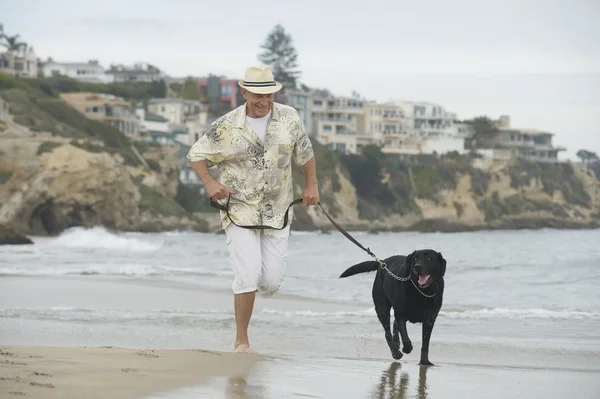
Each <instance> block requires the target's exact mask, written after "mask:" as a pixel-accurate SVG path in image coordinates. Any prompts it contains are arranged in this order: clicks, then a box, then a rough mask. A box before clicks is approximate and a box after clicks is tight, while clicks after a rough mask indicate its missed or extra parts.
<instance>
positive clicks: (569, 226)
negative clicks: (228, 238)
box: [0, 218, 600, 245]
mask: <svg viewBox="0 0 600 399" xmlns="http://www.w3.org/2000/svg"><path fill="white" fill-rule="evenodd" d="M75 227H78V228H85V229H91V228H98V227H100V228H104V229H106V230H107V231H109V232H111V233H115V234H118V233H168V232H190V233H192V232H194V233H205V234H223V231H222V230H220V229H219V228H218V229H216V230H215V229H213V230H205V229H202V228H200V225H198V226H195V227H194V226H190V225H188V224H186V225H181V226H169V227H168V228H162V229H161V228H157V227H156V226H152V227H148V228H143V227H142V226H139V228H128V229H115V228H111V227H109V226H105V225H85V226H84V225H81V226H72V227H70V228H75ZM342 227H343V228H344V229H345V230H347V231H348V232H354V233H368V234H379V233H470V232H486V231H488V232H489V231H519V230H532V231H536V230H544V229H551V230H564V231H579V230H597V229H600V220H599V221H597V222H593V221H590V222H585V223H584V222H577V221H574V220H566V219H557V218H539V219H537V218H515V219H510V220H503V221H500V222H497V223H490V224H478V225H475V224H467V223H457V222H453V221H449V220H445V219H424V220H421V221H419V222H417V223H415V224H413V225H411V226H408V227H374V226H366V225H347V226H342ZM0 228H2V229H5V230H4V231H5V232H7V233H6V234H3V235H0V245H30V244H32V242H30V241H31V238H36V237H57V236H59V235H60V234H62V233H64V232H65V231H67V229H65V230H62V231H59V232H57V233H55V234H46V235H43V234H31V233H28V232H17V231H15V230H13V229H11V228H6V227H3V225H1V224H0ZM291 231H292V234H293V232H303V233H315V232H320V233H323V234H331V233H337V232H338V230H337V229H336V228H335V227H334V226H333V225H328V226H310V227H309V226H302V225H301V226H298V225H297V224H296V226H294V224H292V229H291ZM9 233H10V234H9Z"/></svg>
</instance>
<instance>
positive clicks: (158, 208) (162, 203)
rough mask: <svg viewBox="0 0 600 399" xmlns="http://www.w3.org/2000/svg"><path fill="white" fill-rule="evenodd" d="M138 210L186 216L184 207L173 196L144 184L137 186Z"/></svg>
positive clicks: (164, 214)
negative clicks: (138, 195)
mask: <svg viewBox="0 0 600 399" xmlns="http://www.w3.org/2000/svg"><path fill="white" fill-rule="evenodd" d="M139 189H140V194H141V199H140V210H142V211H149V212H151V213H153V214H156V215H163V216H180V217H181V216H187V213H186V211H185V209H183V208H182V207H181V205H179V204H178V203H177V202H176V201H175V200H174V199H173V198H169V197H167V196H166V195H164V194H162V193H160V192H158V191H156V190H154V189H152V188H150V187H147V186H144V185H140V186H139Z"/></svg>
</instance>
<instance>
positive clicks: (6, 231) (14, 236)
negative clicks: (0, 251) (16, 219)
mask: <svg viewBox="0 0 600 399" xmlns="http://www.w3.org/2000/svg"><path fill="white" fill-rule="evenodd" d="M23 244H33V241H31V240H30V239H29V238H27V237H25V236H24V235H21V234H18V233H17V232H15V231H14V230H12V229H10V228H8V227H6V226H4V225H1V224H0V245H23Z"/></svg>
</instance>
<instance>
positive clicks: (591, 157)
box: [575, 150, 600, 169]
mask: <svg viewBox="0 0 600 399" xmlns="http://www.w3.org/2000/svg"><path fill="white" fill-rule="evenodd" d="M575 155H577V158H579V159H581V162H583V164H584V165H586V166H587V168H588V169H589V168H590V164H595V163H598V162H600V158H598V154H596V153H595V152H592V151H588V150H579V151H577V154H575Z"/></svg>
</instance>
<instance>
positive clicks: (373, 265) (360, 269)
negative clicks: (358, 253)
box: [340, 260, 379, 278]
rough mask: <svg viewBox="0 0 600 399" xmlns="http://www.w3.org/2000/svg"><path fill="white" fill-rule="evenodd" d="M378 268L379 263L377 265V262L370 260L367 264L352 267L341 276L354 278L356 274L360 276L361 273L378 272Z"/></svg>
mask: <svg viewBox="0 0 600 399" xmlns="http://www.w3.org/2000/svg"><path fill="white" fill-rule="evenodd" d="M378 267H379V263H377V261H374V260H368V261H366V262H362V263H359V264H357V265H354V266H350V267H349V268H347V269H346V271H344V273H342V274H341V275H340V278H344V277H349V276H354V275H355V274H359V273H368V272H374V271H376V270H377V268H378Z"/></svg>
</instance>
